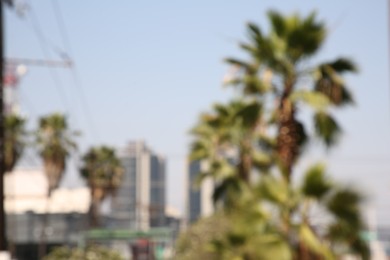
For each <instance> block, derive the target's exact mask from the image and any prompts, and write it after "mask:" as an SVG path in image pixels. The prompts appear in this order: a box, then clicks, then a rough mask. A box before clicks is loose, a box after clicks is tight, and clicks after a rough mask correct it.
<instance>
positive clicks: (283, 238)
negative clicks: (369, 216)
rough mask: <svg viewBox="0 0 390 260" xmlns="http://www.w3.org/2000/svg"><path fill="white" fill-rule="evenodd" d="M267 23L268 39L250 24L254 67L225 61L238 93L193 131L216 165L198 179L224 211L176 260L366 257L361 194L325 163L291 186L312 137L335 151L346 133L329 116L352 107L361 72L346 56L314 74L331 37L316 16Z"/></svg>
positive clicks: (191, 237) (195, 146) (189, 236)
mask: <svg viewBox="0 0 390 260" xmlns="http://www.w3.org/2000/svg"><path fill="white" fill-rule="evenodd" d="M268 18H269V22H270V25H271V26H270V30H269V31H267V32H266V33H265V32H264V31H263V30H261V28H259V27H258V26H257V25H256V24H254V23H249V24H248V28H247V29H248V36H249V40H248V42H247V43H242V44H241V47H242V48H243V49H244V50H245V51H246V52H248V53H249V56H250V58H249V59H248V60H241V59H235V58H228V59H226V60H225V61H226V62H227V63H228V64H230V65H232V66H234V68H235V74H234V75H230V76H231V77H229V80H226V81H225V84H227V85H231V86H233V87H235V88H236V89H238V91H239V92H238V93H239V94H238V95H236V96H235V99H234V100H233V101H231V102H228V103H227V104H217V105H214V107H213V109H212V111H211V112H208V113H204V114H202V115H201V117H200V119H199V121H198V123H197V125H196V126H195V127H194V128H193V130H192V131H191V134H192V136H193V137H194V140H193V143H192V146H191V153H190V159H191V160H197V161H202V162H204V163H205V165H207V166H208V167H207V169H206V170H204V169H202V170H203V172H202V175H201V178H200V180H201V181H203V180H204V179H206V178H212V179H213V181H214V183H215V189H214V196H213V198H214V201H215V205H216V208H217V210H218V212H217V213H216V214H215V215H214V216H213V217H211V218H209V219H204V220H201V221H200V222H199V223H197V224H195V225H194V226H193V227H192V228H190V230H189V231H188V232H187V233H186V234H185V235H183V237H182V238H181V240H179V241H180V242H179V244H178V259H202V258H203V259H243V260H244V259H245V260H250V259H338V258H340V257H341V256H343V255H345V254H347V253H351V254H355V255H359V256H361V257H362V258H363V259H367V257H368V256H369V249H368V246H367V244H366V243H365V242H364V240H362V239H361V237H360V233H361V231H362V230H364V228H365V226H364V223H363V220H362V216H361V209H360V206H361V203H362V197H361V195H360V193H359V192H356V191H354V190H351V189H348V188H343V187H340V186H338V185H337V184H336V182H334V181H333V180H330V178H329V177H328V176H327V175H326V172H325V167H324V165H322V164H315V165H313V166H312V167H310V168H309V169H308V170H307V171H306V172H305V174H304V176H303V180H302V181H301V182H300V185H294V183H293V182H292V177H293V176H292V175H293V173H294V169H295V165H296V163H297V161H298V159H299V158H300V157H301V156H302V154H303V152H304V148H305V145H306V144H307V143H309V141H310V140H312V139H313V138H312V137H317V138H319V139H320V140H322V141H323V142H324V144H325V146H326V147H331V146H333V145H335V144H337V141H338V140H339V137H340V134H341V128H340V126H339V124H338V123H337V122H336V120H335V119H334V118H333V116H332V114H331V113H330V111H332V109H333V108H339V107H341V106H342V105H347V104H351V103H352V102H353V98H352V95H351V93H350V92H349V91H348V89H347V87H346V86H345V82H344V80H343V78H342V76H343V75H344V74H345V73H348V72H355V71H356V66H355V64H354V63H353V62H352V61H350V60H348V59H346V58H337V59H335V60H334V61H331V62H325V63H322V64H319V65H317V66H309V65H310V64H313V63H312V62H310V58H311V57H312V56H313V55H315V54H317V52H318V51H319V50H320V48H321V46H322V44H323V42H324V40H325V36H326V28H325V25H324V23H323V22H321V21H318V19H317V16H316V14H315V13H311V14H310V15H308V16H307V17H301V16H299V15H298V14H294V15H291V16H283V15H281V14H280V13H277V12H275V11H271V12H269V13H268ZM302 105H305V106H302ZM304 108H310V109H311V111H312V112H313V114H314V116H313V119H314V133H309V132H308V131H307V128H306V125H305V123H304V122H301V121H300V120H299V118H300V117H299V113H300V112H301V110H302V109H304ZM316 215H321V216H322V217H324V219H327V220H326V221H325V223H323V222H322V221H321V220H320V219H317V218H315V216H316ZM217 219H218V220H220V222H218V220H217ZM209 231H210V232H209ZM340 248H342V250H341V249H340Z"/></svg>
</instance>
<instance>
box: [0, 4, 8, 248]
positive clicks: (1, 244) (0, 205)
mask: <svg viewBox="0 0 390 260" xmlns="http://www.w3.org/2000/svg"><path fill="white" fill-rule="evenodd" d="M3 9H4V4H3V1H0V251H6V250H7V236H6V232H7V231H6V224H5V209H4V204H5V201H4V198H5V196H4V174H5V162H4V159H5V158H4V106H3V104H4V102H3V87H4V24H3V22H4V21H3V20H4V10H3Z"/></svg>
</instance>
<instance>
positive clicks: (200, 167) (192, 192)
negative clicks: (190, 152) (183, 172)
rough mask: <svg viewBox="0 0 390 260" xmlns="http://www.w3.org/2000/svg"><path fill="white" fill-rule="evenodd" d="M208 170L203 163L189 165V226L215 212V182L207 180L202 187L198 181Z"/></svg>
mask: <svg viewBox="0 0 390 260" xmlns="http://www.w3.org/2000/svg"><path fill="white" fill-rule="evenodd" d="M206 169H207V165H206V163H205V162H202V161H193V162H190V163H189V164H188V172H187V187H186V193H187V194H186V200H187V202H186V208H187V210H186V211H187V214H186V215H187V216H186V217H187V221H188V223H189V224H190V223H193V222H194V221H196V220H197V219H198V218H200V217H206V216H209V215H211V214H212V213H213V212H214V204H213V190H214V181H213V180H212V179H211V178H207V179H205V180H203V181H202V183H201V184H200V185H199V181H198V178H199V176H200V174H201V172H204V171H205V170H206Z"/></svg>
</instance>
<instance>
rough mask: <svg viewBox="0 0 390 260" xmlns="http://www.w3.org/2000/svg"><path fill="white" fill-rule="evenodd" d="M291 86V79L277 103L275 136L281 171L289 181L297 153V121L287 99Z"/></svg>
mask: <svg viewBox="0 0 390 260" xmlns="http://www.w3.org/2000/svg"><path fill="white" fill-rule="evenodd" d="M292 88H293V81H291V80H290V81H288V82H287V83H286V84H285V89H284V92H283V94H282V97H281V99H280V103H279V111H278V116H279V118H278V119H279V129H278V137H277V153H278V155H279V160H280V163H281V167H282V172H283V174H284V176H285V178H286V180H287V182H288V183H290V179H291V174H292V168H293V164H294V161H295V159H296V158H297V156H298V153H299V145H298V136H297V123H296V120H295V107H294V104H293V103H292V101H291V100H290V99H289V97H290V94H291V91H292Z"/></svg>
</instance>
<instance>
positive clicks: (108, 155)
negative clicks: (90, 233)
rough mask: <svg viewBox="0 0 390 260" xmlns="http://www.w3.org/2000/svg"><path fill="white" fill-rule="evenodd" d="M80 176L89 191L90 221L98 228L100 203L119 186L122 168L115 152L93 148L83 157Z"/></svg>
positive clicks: (102, 148)
mask: <svg viewBox="0 0 390 260" xmlns="http://www.w3.org/2000/svg"><path fill="white" fill-rule="evenodd" d="M82 160H83V166H82V168H81V169H80V172H81V176H82V177H83V178H84V179H85V180H86V182H87V184H88V186H89V188H90V190H91V205H90V218H91V219H90V221H91V226H92V227H98V226H99V221H100V218H99V211H100V203H101V202H102V201H103V199H104V198H106V197H107V196H108V195H114V194H115V192H116V190H117V189H118V187H119V186H120V184H121V179H122V175H123V168H122V166H121V162H120V160H119V159H118V157H117V156H116V153H115V150H114V149H113V148H110V147H107V146H100V147H93V148H91V149H89V151H88V152H87V153H86V154H85V155H84V156H83V159H82Z"/></svg>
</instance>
